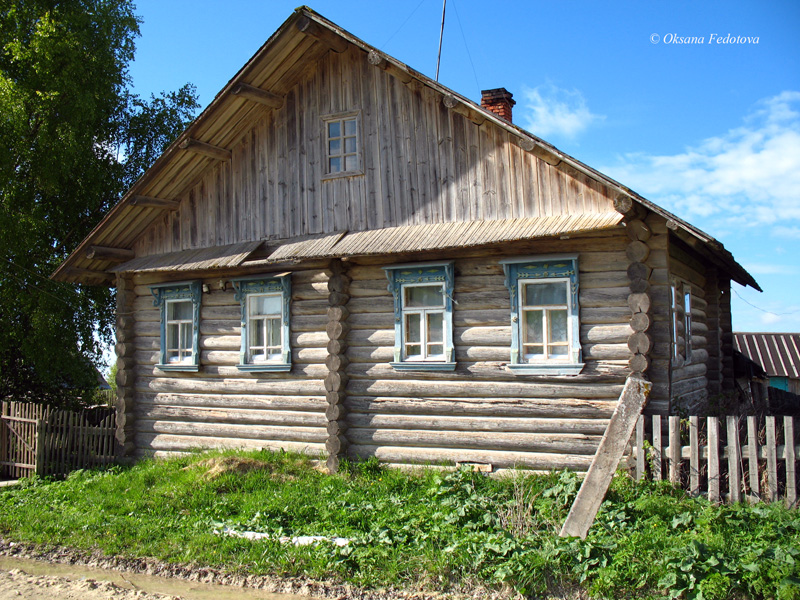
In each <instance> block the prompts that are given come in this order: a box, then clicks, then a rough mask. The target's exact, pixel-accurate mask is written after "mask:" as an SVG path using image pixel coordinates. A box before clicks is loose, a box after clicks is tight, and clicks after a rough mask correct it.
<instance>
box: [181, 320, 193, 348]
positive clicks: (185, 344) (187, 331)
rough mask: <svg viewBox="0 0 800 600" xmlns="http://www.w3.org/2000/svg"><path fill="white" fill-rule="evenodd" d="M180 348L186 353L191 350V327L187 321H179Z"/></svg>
mask: <svg viewBox="0 0 800 600" xmlns="http://www.w3.org/2000/svg"><path fill="white" fill-rule="evenodd" d="M181 349H182V350H185V351H186V352H187V353H189V352H191V351H192V327H191V325H190V324H189V323H181Z"/></svg>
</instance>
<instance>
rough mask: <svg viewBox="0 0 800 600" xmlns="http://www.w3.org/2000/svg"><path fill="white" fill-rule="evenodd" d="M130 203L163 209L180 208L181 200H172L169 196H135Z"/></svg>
mask: <svg viewBox="0 0 800 600" xmlns="http://www.w3.org/2000/svg"><path fill="white" fill-rule="evenodd" d="M128 203H129V204H130V205H131V206H140V207H142V208H158V209H163V210H178V209H179V208H180V206H181V203H180V201H179V200H170V199H167V198H153V197H152V196H140V195H137V196H133V197H132V198H131V199H130V200H129V201H128Z"/></svg>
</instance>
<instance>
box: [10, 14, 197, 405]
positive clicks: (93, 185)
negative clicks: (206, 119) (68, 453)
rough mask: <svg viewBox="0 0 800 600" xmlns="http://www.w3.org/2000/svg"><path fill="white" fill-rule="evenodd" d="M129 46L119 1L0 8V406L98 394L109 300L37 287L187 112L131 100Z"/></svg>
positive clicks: (46, 282) (76, 290)
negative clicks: (4, 401) (1, 401)
mask: <svg viewBox="0 0 800 600" xmlns="http://www.w3.org/2000/svg"><path fill="white" fill-rule="evenodd" d="M138 34H139V20H138V18H137V17H136V16H135V15H134V13H133V4H132V2H131V1H130V0H25V1H24V2H21V1H10V0H0V398H5V397H9V396H13V397H16V398H29V399H36V400H41V401H46V402H49V403H52V404H65V403H70V402H73V401H75V399H76V398H79V397H80V396H81V395H82V394H83V391H84V390H86V389H91V388H94V387H96V375H95V371H94V366H93V363H94V364H98V363H99V360H100V355H101V352H102V348H103V346H104V345H105V344H107V343H108V342H109V341H110V340H111V338H112V335H113V334H112V327H111V326H112V322H113V307H114V298H113V290H111V289H108V288H104V287H94V286H92V287H90V286H72V285H66V284H62V283H57V282H54V281H51V280H50V279H49V278H48V277H49V275H50V273H52V272H53V270H55V268H56V267H57V266H58V265H59V264H60V263H61V262H62V261H63V260H64V258H65V257H66V256H67V254H68V252H69V251H70V250H72V249H73V248H74V247H75V246H76V245H77V244H78V242H80V240H82V239H83V238H84V237H85V236H86V235H87V234H88V233H89V231H91V229H92V227H93V226H94V225H95V224H96V223H97V221H99V220H100V218H101V217H102V216H103V215H104V214H105V213H106V212H107V211H108V210H109V208H110V207H111V206H112V205H113V203H114V202H116V201H117V200H118V199H119V197H120V194H121V193H122V192H123V191H124V190H125V189H127V187H129V186H130V185H131V184H132V183H133V182H134V181H135V180H136V179H137V178H138V177H139V176H140V175H141V173H142V172H143V171H144V169H146V168H147V167H148V166H149V165H150V163H152V161H153V160H154V159H155V158H156V157H157V156H158V155H159V154H160V153H161V152H162V151H163V149H164V148H165V147H166V145H168V144H169V143H170V142H171V141H172V140H174V139H175V137H176V136H177V135H178V134H179V133H180V132H181V131H182V130H183V128H184V127H185V125H186V123H187V122H188V121H189V120H190V119H191V118H192V116H193V115H194V111H195V110H196V108H197V106H198V105H197V101H196V94H195V90H194V87H193V86H191V85H185V86H184V87H182V88H181V89H180V90H179V91H177V92H173V93H162V94H161V95H159V96H151V97H150V99H149V100H143V99H141V98H139V97H138V96H136V95H135V94H133V93H132V92H131V91H130V89H129V88H130V80H129V75H128V65H129V63H130V61H131V60H132V59H133V56H134V49H135V46H134V40H135V38H136V37H137V36H138Z"/></svg>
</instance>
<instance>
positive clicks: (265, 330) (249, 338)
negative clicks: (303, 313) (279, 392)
mask: <svg viewBox="0 0 800 600" xmlns="http://www.w3.org/2000/svg"><path fill="white" fill-rule="evenodd" d="M231 283H232V284H233V288H234V290H235V291H236V294H235V298H236V300H238V301H239V303H240V305H241V309H242V345H241V350H240V353H239V365H238V368H239V369H240V370H242V371H265V372H266V371H289V370H291V368H292V360H291V349H290V344H289V318H290V306H291V298H292V291H291V275H290V274H289V273H282V274H280V275H269V276H260V277H247V278H238V279H233V280H231Z"/></svg>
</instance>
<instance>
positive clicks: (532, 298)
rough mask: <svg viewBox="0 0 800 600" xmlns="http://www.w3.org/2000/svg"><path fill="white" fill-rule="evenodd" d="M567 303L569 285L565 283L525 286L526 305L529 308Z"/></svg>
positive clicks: (530, 284)
mask: <svg viewBox="0 0 800 600" xmlns="http://www.w3.org/2000/svg"><path fill="white" fill-rule="evenodd" d="M566 303H567V283H566V282H565V281H556V282H552V283H526V284H525V304H526V305H527V306H543V305H547V304H566Z"/></svg>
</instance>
